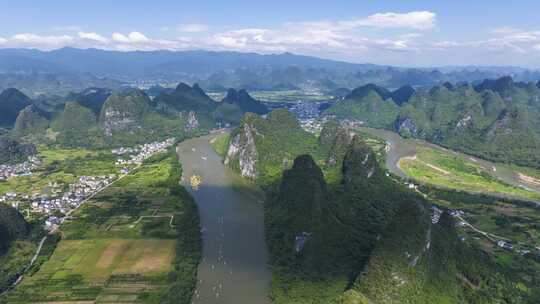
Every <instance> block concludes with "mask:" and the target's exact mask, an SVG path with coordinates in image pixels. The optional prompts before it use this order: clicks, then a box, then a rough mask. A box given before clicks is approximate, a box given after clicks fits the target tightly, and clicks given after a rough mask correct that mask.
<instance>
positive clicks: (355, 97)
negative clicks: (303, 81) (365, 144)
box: [326, 77, 540, 167]
mask: <svg viewBox="0 0 540 304" xmlns="http://www.w3.org/2000/svg"><path fill="white" fill-rule="evenodd" d="M407 96H409V97H407ZM326 114H329V115H335V116H336V117H337V118H340V119H353V120H357V121H361V122H362V123H363V124H364V125H366V126H370V127H375V128H385V129H389V130H394V131H396V132H398V133H400V134H401V135H402V136H411V137H416V138H422V139H426V140H429V141H431V142H434V143H437V144H440V145H443V146H447V147H451V148H453V149H456V150H461V151H463V152H466V153H469V154H474V155H477V156H480V157H484V158H486V159H489V160H494V161H502V162H515V163H518V164H521V165H525V166H533V167H538V164H540V154H538V153H537V150H538V148H540V88H539V87H538V85H537V84H534V83H532V82H531V83H522V82H514V81H513V80H512V78H510V77H503V78H500V79H496V80H486V81H484V82H482V83H481V84H479V85H478V86H476V87H473V86H472V85H470V84H466V83H465V84H460V85H452V84H449V83H445V84H443V85H438V86H434V87H432V88H431V89H429V90H417V91H414V90H413V89H412V88H407V87H403V88H400V89H398V90H396V91H394V92H390V91H387V90H385V89H382V88H380V87H377V86H374V85H366V86H363V87H359V88H357V89H355V90H353V91H352V92H351V94H349V95H348V96H347V97H346V98H345V99H344V100H343V101H339V102H336V103H335V104H334V105H332V106H331V107H330V108H329V109H328V110H327V111H326Z"/></svg>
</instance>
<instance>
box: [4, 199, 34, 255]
mask: <svg viewBox="0 0 540 304" xmlns="http://www.w3.org/2000/svg"><path fill="white" fill-rule="evenodd" d="M28 231H29V225H28V223H27V222H26V221H25V220H24V218H23V216H22V215H21V214H20V213H19V212H18V211H17V210H15V209H14V208H12V207H11V206H7V205H5V204H3V203H0V255H2V254H4V253H5V252H6V251H7V250H8V248H9V246H10V244H11V242H13V241H14V240H16V239H18V238H21V237H24V236H25V235H26V234H27V233H28Z"/></svg>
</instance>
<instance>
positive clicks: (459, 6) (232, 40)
mask: <svg viewBox="0 0 540 304" xmlns="http://www.w3.org/2000/svg"><path fill="white" fill-rule="evenodd" d="M525 2H526V5H523V3H521V4H522V5H520V6H519V7H518V6H513V7H508V6H505V5H503V4H502V3H493V2H487V1H478V2H474V3H471V2H465V1H461V0H460V1H454V2H452V3H451V4H450V3H439V2H434V1H408V2H407V3H395V1H377V3H358V2H354V1H337V2H333V3H324V2H321V3H318V2H316V3H314V2H307V1H295V2H294V3H290V2H285V1H274V2H273V3H272V4H269V3H251V2H248V1H243V0H235V1H228V2H227V3H220V2H216V1H209V2H205V3H198V2H197V3H177V2H174V1H157V2H152V3H140V4H139V3H138V4H137V6H133V5H131V4H130V3H129V2H124V1H115V2H114V3H112V2H107V1H93V2H92V3H89V4H80V3H72V2H69V1H55V2H52V3H37V4H36V3H32V2H31V1H18V2H16V3H9V9H4V10H2V12H0V26H1V30H0V48H2V49H3V48H36V49H40V50H53V49H59V48H62V47H75V48H96V49H104V50H117V51H129V50H140V51H145V50H146V51H150V50H175V51H181V50H199V49H200V50H211V51H237V52H255V53H261V54H272V53H278V54H279V53H284V52H290V53H294V54H299V55H307V56H315V57H320V58H325V59H332V60H338V61H346V62H352V63H374V64H380V65H394V66H403V67H440V66H467V65H473V66H520V67H524V68H539V67H540V63H539V62H540V27H538V26H537V25H536V24H534V22H531V20H535V18H534V17H535V16H534V12H535V11H538V9H540V4H539V3H537V2H533V1H525ZM5 6H6V7H8V4H7V3H6V4H5ZM27 20H32V22H27Z"/></svg>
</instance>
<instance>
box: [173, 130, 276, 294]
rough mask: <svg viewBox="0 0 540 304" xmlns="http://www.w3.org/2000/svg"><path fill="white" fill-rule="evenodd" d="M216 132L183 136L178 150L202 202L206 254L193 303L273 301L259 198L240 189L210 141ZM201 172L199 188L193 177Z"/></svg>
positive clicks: (185, 173)
mask: <svg viewBox="0 0 540 304" xmlns="http://www.w3.org/2000/svg"><path fill="white" fill-rule="evenodd" d="M213 136H214V135H208V136H203V137H199V138H194V139H190V140H187V141H184V142H182V143H180V144H179V145H178V148H177V152H178V155H179V157H180V161H181V162H182V167H183V177H182V183H183V184H184V186H185V187H186V189H188V191H190V193H191V194H192V196H193V197H194V199H195V201H196V202H197V205H198V207H199V214H200V217H201V226H202V231H203V233H202V235H203V258H202V261H201V263H200V265H199V272H198V283H197V289H196V291H195V295H194V297H193V303H201V304H210V303H223V304H227V303H230V304H243V303H246V304H259V303H261V304H264V303H270V301H269V299H268V293H269V291H270V279H271V275H270V270H269V269H268V266H267V262H268V253H267V249H266V244H265V240H264V214H263V206H262V204H261V203H260V202H257V201H254V200H253V199H252V198H250V197H247V196H245V195H241V194H239V193H237V192H235V191H234V190H233V188H232V180H233V177H234V173H232V172H231V171H230V170H229V169H228V168H227V167H225V166H224V165H223V163H222V160H221V157H220V156H219V155H217V153H216V152H215V151H214V150H213V149H212V147H211V146H210V143H209V140H210V139H211V138H212V137H213ZM193 174H197V175H200V176H201V177H202V184H201V186H200V187H199V189H198V190H193V189H191V185H190V183H189V177H190V176H192V175H193Z"/></svg>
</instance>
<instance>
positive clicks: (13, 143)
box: [0, 136, 37, 164]
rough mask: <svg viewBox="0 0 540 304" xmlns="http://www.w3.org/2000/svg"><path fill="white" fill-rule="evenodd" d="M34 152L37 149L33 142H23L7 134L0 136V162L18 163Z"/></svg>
mask: <svg viewBox="0 0 540 304" xmlns="http://www.w3.org/2000/svg"><path fill="white" fill-rule="evenodd" d="M36 153H37V149H36V147H35V146H34V145H33V144H28V143H23V142H21V141H19V140H16V139H13V138H11V137H8V136H0V164H5V163H20V162H23V161H25V160H26V159H27V158H28V156H31V155H35V154H36Z"/></svg>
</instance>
